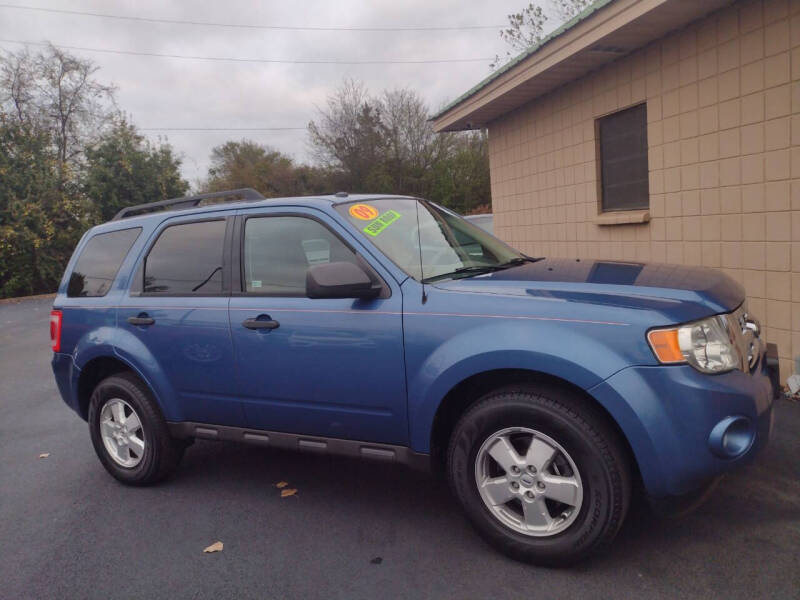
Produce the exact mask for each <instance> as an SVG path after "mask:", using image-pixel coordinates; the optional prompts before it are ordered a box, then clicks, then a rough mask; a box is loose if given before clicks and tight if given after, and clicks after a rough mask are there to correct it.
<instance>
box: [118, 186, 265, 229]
mask: <svg viewBox="0 0 800 600" xmlns="http://www.w3.org/2000/svg"><path fill="white" fill-rule="evenodd" d="M232 196H235V197H238V198H241V199H242V200H266V198H264V196H262V195H261V194H260V193H259V192H257V191H256V190H254V189H253V188H240V189H238V190H226V191H223V192H210V193H208V194H197V195H196V196H184V197H183V198H170V199H169V200H159V201H158V202H150V203H148V204H137V205H136V206H128V207H126V208H123V209H122V210H121V211H119V212H118V213H117V214H115V215H114V218H113V219H111V220H112V221H118V220H119V219H125V218H127V217H132V216H134V215H138V214H144V213H149V212H156V211H158V210H162V209H166V208H192V207H195V206H197V205H198V204H200V202H202V201H203V200H212V199H214V198H229V197H232Z"/></svg>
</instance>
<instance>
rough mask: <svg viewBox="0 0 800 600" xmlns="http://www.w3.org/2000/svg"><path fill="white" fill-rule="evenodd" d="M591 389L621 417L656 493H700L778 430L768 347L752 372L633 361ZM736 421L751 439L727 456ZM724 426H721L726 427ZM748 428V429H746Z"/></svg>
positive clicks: (661, 495) (649, 486)
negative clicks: (725, 438)
mask: <svg viewBox="0 0 800 600" xmlns="http://www.w3.org/2000/svg"><path fill="white" fill-rule="evenodd" d="M589 392H590V393H591V394H592V395H593V396H594V397H595V398H596V399H597V400H598V401H599V402H600V403H601V404H603V406H605V407H606V409H607V410H608V411H609V412H610V413H611V414H612V415H613V416H614V417H615V419H616V420H617V423H618V424H619V425H620V427H621V428H622V430H623V432H624V433H625V435H626V437H627V439H628V442H629V443H630V445H631V448H632V449H633V453H634V455H635V457H636V461H637V463H638V466H639V471H640V473H641V475H642V480H643V483H644V486H645V489H646V491H647V493H648V495H649V496H651V497H653V498H657V499H658V498H661V499H666V498H669V497H676V496H686V495H696V494H698V493H699V492H700V491H701V490H702V489H703V488H705V487H707V486H708V484H709V482H711V481H713V480H714V479H715V478H717V477H719V476H720V475H723V474H724V473H726V472H728V471H730V470H731V469H734V468H736V467H738V466H739V465H741V464H743V463H745V462H747V461H749V460H750V459H752V458H753V457H754V456H755V455H756V454H757V453H758V452H759V450H761V449H762V448H763V447H764V446H765V445H766V443H767V441H768V440H769V436H770V432H771V430H772V421H773V418H772V398H773V385H772V382H771V381H770V373H769V369H768V367H767V360H766V353H765V352H762V356H761V358H760V360H759V363H758V364H757V365H756V366H755V368H754V369H753V370H752V372H751V373H744V372H742V371H731V372H728V373H724V374H721V375H705V374H702V373H699V372H698V371H696V370H695V369H693V368H692V367H690V366H687V365H680V366H655V367H629V368H627V369H623V370H622V371H619V372H618V373H616V374H614V375H612V376H611V377H609V378H608V379H607V380H605V381H604V382H602V383H600V384H598V385H597V386H595V387H593V388H592V389H591V390H589ZM732 421H736V423H737V424H738V425H737V427H738V430H737V431H736V432H735V433H736V434H737V436H738V439H735V438H734V437H731V440H734V441H736V443H739V444H741V435H745V436H747V437H746V443H744V445H740V446H739V447H738V448H734V450H735V452H734V454H735V456H725V453H724V452H723V451H722V450H721V447H722V446H723V444H722V441H721V436H720V431H721V430H722V429H724V427H725V424H727V423H731V422H732ZM721 424H722V425H721ZM743 432H744V433H743Z"/></svg>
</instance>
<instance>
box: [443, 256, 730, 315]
mask: <svg viewBox="0 0 800 600" xmlns="http://www.w3.org/2000/svg"><path fill="white" fill-rule="evenodd" d="M436 286H437V287H439V288H443V289H447V290H450V291H460V292H468V293H481V294H498V295H502V296H530V297H538V298H552V299H558V300H561V301H567V302H582V303H588V304H603V305H610V306H617V307H620V308H631V309H649V310H658V311H661V312H663V313H666V314H667V315H668V316H669V318H670V319H672V320H674V321H676V322H680V321H689V320H692V319H698V318H702V317H704V316H707V315H709V314H715V313H722V312H728V311H732V310H734V309H735V308H737V307H738V306H739V305H740V304H741V303H742V302H743V301H744V297H745V293H744V289H743V288H742V286H741V285H739V284H738V283H737V282H736V281H734V280H733V279H731V278H730V277H729V276H728V275H726V274H725V273H722V272H721V271H717V270H715V269H709V268H705V267H688V266H683V265H670V264H659V263H636V262H620V261H607V260H584V259H566V258H548V259H542V260H539V261H537V262H531V263H525V264H522V265H520V266H517V267H512V268H510V269H505V270H503V271H496V272H494V273H487V274H483V275H478V276H474V277H468V278H461V279H454V280H447V281H443V282H440V283H437V284H436Z"/></svg>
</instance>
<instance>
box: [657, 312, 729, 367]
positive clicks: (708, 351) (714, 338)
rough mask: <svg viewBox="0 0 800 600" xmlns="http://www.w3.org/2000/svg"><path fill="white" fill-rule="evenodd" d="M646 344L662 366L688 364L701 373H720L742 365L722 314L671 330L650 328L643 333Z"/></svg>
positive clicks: (726, 321) (725, 318)
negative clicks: (647, 343) (645, 335)
mask: <svg viewBox="0 0 800 600" xmlns="http://www.w3.org/2000/svg"><path fill="white" fill-rule="evenodd" d="M647 341H648V342H650V347H651V348H652V349H653V353H654V354H655V355H656V358H657V359H658V360H659V361H660V362H662V363H664V364H675V363H685V362H688V363H689V364H690V365H692V366H693V367H694V368H695V369H697V370H698V371H701V372H703V373H722V372H724V371H730V370H731V369H737V368H739V367H741V365H742V358H741V356H740V355H739V350H738V348H737V347H736V345H735V344H734V343H733V341H732V340H731V334H730V330H729V328H728V320H727V317H726V316H725V315H719V316H716V317H710V318H708V319H703V320H701V321H695V322H694V323H689V324H687V325H683V326H681V327H675V328H671V329H654V330H652V331H650V332H649V333H648V334H647Z"/></svg>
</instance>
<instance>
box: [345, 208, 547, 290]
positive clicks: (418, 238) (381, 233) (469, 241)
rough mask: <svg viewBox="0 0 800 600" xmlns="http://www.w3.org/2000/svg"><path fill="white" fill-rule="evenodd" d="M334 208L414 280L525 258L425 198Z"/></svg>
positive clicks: (487, 269)
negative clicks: (424, 199) (422, 199)
mask: <svg viewBox="0 0 800 600" xmlns="http://www.w3.org/2000/svg"><path fill="white" fill-rule="evenodd" d="M336 210H337V211H339V213H340V214H342V215H343V216H344V217H345V218H347V219H348V220H349V221H350V223H352V224H353V226H354V227H355V228H356V229H358V231H359V232H360V233H361V234H362V235H363V236H364V237H366V238H367V239H368V240H369V241H371V242H372V243H373V244H375V245H376V246H377V247H378V248H379V249H380V250H381V252H383V253H384V254H385V255H386V256H388V257H389V258H390V259H391V260H392V261H393V262H394V263H395V264H396V265H397V266H398V267H400V268H401V269H403V271H405V272H406V273H407V274H408V275H410V276H411V277H413V278H414V279H416V280H417V281H423V282H426V283H427V282H431V281H437V280H439V279H446V278H459V277H469V276H473V275H479V274H481V273H487V272H491V271H495V270H499V269H504V268H508V267H510V266H514V265H516V264H519V263H521V262H524V261H527V260H531V259H529V258H527V257H526V256H524V255H522V254H520V253H519V252H517V251H516V250H514V249H513V248H511V247H510V246H508V245H506V244H505V243H503V242H501V241H500V240H498V239H497V238H496V237H494V236H492V235H490V234H489V233H487V232H485V231H483V230H482V229H480V228H478V227H476V226H474V225H472V224H470V223H469V222H467V221H465V220H464V219H463V218H461V217H460V216H458V215H457V214H455V213H453V212H451V211H449V210H447V209H444V208H442V207H440V206H437V205H435V204H431V203H430V202H425V201H419V200H415V199H412V198H382V199H376V200H366V201H356V202H346V203H342V204H339V205H337V206H336Z"/></svg>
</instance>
